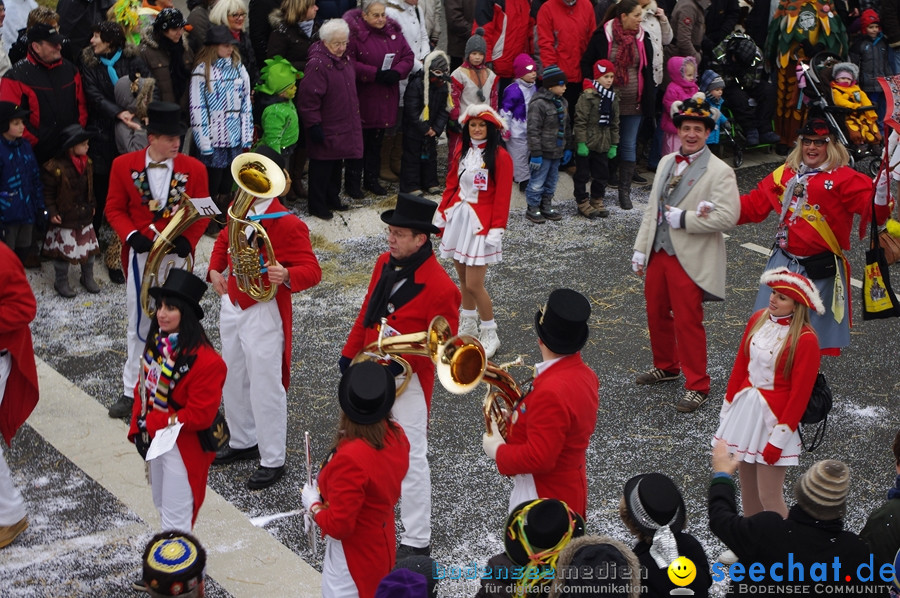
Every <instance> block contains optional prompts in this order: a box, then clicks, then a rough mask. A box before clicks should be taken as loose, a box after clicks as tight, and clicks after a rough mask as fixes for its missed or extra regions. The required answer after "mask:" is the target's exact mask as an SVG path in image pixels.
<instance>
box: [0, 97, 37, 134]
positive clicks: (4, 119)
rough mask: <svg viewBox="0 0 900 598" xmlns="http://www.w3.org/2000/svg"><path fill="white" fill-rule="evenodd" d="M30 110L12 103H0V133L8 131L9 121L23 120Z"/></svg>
mask: <svg viewBox="0 0 900 598" xmlns="http://www.w3.org/2000/svg"><path fill="white" fill-rule="evenodd" d="M29 114H31V110H25V109H23V108H21V107H20V106H19V105H18V104H13V103H12V102H0V133H6V132H7V131H9V121H11V120H12V119H14V118H25V117H26V116H28V115H29Z"/></svg>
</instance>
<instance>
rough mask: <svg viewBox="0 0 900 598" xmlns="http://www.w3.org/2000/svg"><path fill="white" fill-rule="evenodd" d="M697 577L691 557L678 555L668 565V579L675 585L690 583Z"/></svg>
mask: <svg viewBox="0 0 900 598" xmlns="http://www.w3.org/2000/svg"><path fill="white" fill-rule="evenodd" d="M696 577H697V567H696V566H695V565H694V561H692V560H691V559H689V558H687V557H684V556H680V557H678V558H677V559H675V560H674V561H672V564H670V565H669V580H670V581H671V582H672V583H674V584H675V585H676V586H679V587H684V586H686V585H690V584H691V582H693V581H694V578H696Z"/></svg>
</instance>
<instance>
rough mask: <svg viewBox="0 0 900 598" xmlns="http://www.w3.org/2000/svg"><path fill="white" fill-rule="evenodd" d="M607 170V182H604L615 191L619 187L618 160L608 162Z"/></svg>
mask: <svg viewBox="0 0 900 598" xmlns="http://www.w3.org/2000/svg"><path fill="white" fill-rule="evenodd" d="M607 168H608V169H609V180H608V181H606V184H607V186H609V187H612V188H613V189H615V188H616V187H618V186H619V159H618V158H613V159H612V160H610V161H609V164H608V166H607Z"/></svg>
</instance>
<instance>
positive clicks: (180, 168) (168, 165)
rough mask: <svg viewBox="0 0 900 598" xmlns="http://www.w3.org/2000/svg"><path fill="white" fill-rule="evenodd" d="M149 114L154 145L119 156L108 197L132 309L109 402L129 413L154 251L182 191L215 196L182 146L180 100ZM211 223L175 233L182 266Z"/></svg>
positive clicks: (113, 412)
mask: <svg viewBox="0 0 900 598" xmlns="http://www.w3.org/2000/svg"><path fill="white" fill-rule="evenodd" d="M147 116H148V120H149V122H148V123H147V127H146V128H147V136H148V140H149V146H148V147H147V148H145V149H142V150H138V151H136V152H131V153H128V154H123V155H121V156H119V157H118V158H116V159H115V160H114V161H113V164H112V168H111V170H110V181H109V195H108V196H107V199H106V219H107V220H108V221H109V224H110V226H112V228H113V230H115V231H116V234H117V235H118V236H119V238H120V239H121V241H122V265H123V268H124V269H125V271H126V281H125V282H126V284H125V305H126V309H127V311H128V342H127V351H128V357H127V359H126V361H125V368H124V370H123V371H122V395H121V396H120V397H119V399H118V400H117V401H116V402H115V403H114V404H113V405H112V407H110V408H109V416H110V417H129V416H130V415H131V406H132V403H133V402H134V399H133V398H132V392H133V391H134V385H135V384H136V383H137V381H138V372H139V370H140V367H141V354H142V353H143V350H144V342H145V341H146V340H147V331H148V330H149V329H150V318H148V317H147V315H146V314H144V313H142V311H141V304H140V298H139V295H140V289H141V280H142V277H143V274H144V266H145V265H146V263H147V257H148V252H149V251H150V249H151V248H152V247H153V241H154V240H155V239H156V237H157V235H159V234H160V233H161V232H162V231H163V230H164V229H165V228H166V225H167V224H168V223H169V220H170V219H171V218H172V217H173V216H174V215H175V214H176V213H177V212H178V210H179V208H180V206H179V202H180V201H181V197H182V194H184V195H187V196H188V197H190V198H209V186H208V182H207V178H206V168H205V167H204V166H203V164H201V163H200V161H199V160H196V159H194V158H191V157H190V156H186V155H184V154H182V153H179V151H178V148H179V147H181V136H182V135H184V133H185V132H186V131H187V127H186V126H185V125H184V124H183V123H182V122H181V108H180V107H179V106H178V104H173V103H170V102H153V103H151V104H150V105H149V106H148V108H147ZM205 229H206V222H205V221H204V220H203V219H198V220H197V221H196V222H194V223H193V224H192V225H191V226H190V227H189V228H188V229H187V230H186V231H184V234H183V235H181V236H180V237H177V238H176V239H174V244H175V247H174V249H173V252H174V253H175V254H177V259H175V260H174V264H173V265H174V266H175V267H176V268H178V267H183V266H184V263H185V262H184V258H186V257H187V256H188V255H190V254H191V253H192V252H193V251H194V247H196V245H197V241H199V240H200V237H201V236H202V235H203V231H204V230H205Z"/></svg>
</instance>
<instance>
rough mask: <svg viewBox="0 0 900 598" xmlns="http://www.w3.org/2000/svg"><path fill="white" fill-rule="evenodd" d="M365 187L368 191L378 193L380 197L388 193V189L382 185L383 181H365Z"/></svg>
mask: <svg viewBox="0 0 900 598" xmlns="http://www.w3.org/2000/svg"><path fill="white" fill-rule="evenodd" d="M363 189H365V190H366V191H371V192H372V194H373V195H377V196H378V197H384V196H386V195H387V190H386V189H385V188H384V187H382V186H381V183H379V182H378V181H377V180H376V181H367V182H365V183H363Z"/></svg>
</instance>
